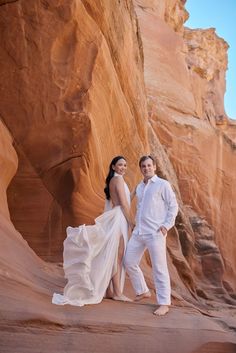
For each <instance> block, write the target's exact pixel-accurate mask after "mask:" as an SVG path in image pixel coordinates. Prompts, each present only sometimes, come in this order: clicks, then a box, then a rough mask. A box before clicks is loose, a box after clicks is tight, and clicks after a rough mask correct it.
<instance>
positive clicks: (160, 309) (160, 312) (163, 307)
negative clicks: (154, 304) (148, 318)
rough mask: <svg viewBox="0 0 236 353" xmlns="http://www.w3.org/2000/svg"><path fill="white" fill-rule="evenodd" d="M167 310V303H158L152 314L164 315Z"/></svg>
mask: <svg viewBox="0 0 236 353" xmlns="http://www.w3.org/2000/svg"><path fill="white" fill-rule="evenodd" d="M168 311H169V306H168V305H160V306H159V307H158V308H157V310H155V311H154V312H153V314H154V315H157V316H163V315H166V314H167V313H168Z"/></svg>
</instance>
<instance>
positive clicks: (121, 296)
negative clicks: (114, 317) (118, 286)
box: [112, 294, 133, 302]
mask: <svg viewBox="0 0 236 353" xmlns="http://www.w3.org/2000/svg"><path fill="white" fill-rule="evenodd" d="M112 299H113V300H118V301H121V302H132V301H133V300H132V299H130V298H128V297H126V296H125V295H124V294H120V295H115V296H113V297H112Z"/></svg>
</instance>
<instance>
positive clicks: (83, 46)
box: [0, 0, 147, 260]
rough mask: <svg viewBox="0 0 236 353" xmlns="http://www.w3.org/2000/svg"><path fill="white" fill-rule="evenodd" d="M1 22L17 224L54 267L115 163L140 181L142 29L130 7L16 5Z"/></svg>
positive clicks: (92, 212) (94, 211)
mask: <svg viewBox="0 0 236 353" xmlns="http://www.w3.org/2000/svg"><path fill="white" fill-rule="evenodd" d="M109 4H110V5H109ZM0 16H1V23H0V32H1V38H2V40H1V44H0V45H1V53H0V62H1V92H2V94H1V99H2V104H1V111H0V114H1V117H2V119H3V121H4V122H5V123H6V125H7V126H8V129H9V131H10V132H11V134H12V135H13V136H14V143H15V148H16V151H17V154H18V157H19V168H18V171H17V175H16V177H15V178H14V180H13V182H12V184H11V186H10V188H9V190H8V199H9V207H10V210H11V217H12V220H13V222H14V224H15V226H16V227H17V229H18V230H19V231H20V232H21V233H22V234H23V236H24V237H25V239H27V241H28V242H29V244H30V246H32V248H33V249H35V251H37V253H38V254H39V255H40V256H42V257H44V258H47V259H51V260H56V259H58V258H61V252H62V242H63V239H64V237H65V226H66V225H68V224H78V223H79V224H80V223H84V222H86V223H88V222H91V221H92V220H93V219H94V216H96V215H98V214H99V213H100V212H101V210H102V208H103V202H104V194H103V184H104V178H105V174H106V172H107V168H108V164H109V162H110V160H111V158H112V157H113V156H114V155H116V154H124V155H125V156H127V159H128V163H129V165H130V174H129V175H128V179H129V180H132V181H133V180H137V176H136V174H135V173H134V166H135V167H136V162H137V159H138V157H139V155H140V154H142V152H143V151H144V150H146V148H147V137H146V124H145V119H146V117H147V111H146V105H145V88H144V82H143V71H142V70H143V58H142V50H141V48H140V46H141V43H140V37H139V29H138V24H137V20H136V16H135V12H134V8H133V4H132V1H126V2H123V1H122V2H116V3H115V4H113V5H112V3H111V2H106V1H105V2H103V1H101V2H94V1H73V0H70V1H66V2H65V1H62V2H61V1H57V0H53V1H50V2H49V1H40V0H37V1H32V0H31V1H16V2H14V3H11V4H10V3H8V4H4V5H2V6H1V8H0ZM9 28H11V30H9ZM16 122H17V123H16Z"/></svg>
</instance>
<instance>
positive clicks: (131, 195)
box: [130, 186, 137, 201]
mask: <svg viewBox="0 0 236 353" xmlns="http://www.w3.org/2000/svg"><path fill="white" fill-rule="evenodd" d="M136 188H137V186H135V188H134V190H133V191H132V192H131V194H130V199H131V201H132V200H133V198H134V196H135V195H136Z"/></svg>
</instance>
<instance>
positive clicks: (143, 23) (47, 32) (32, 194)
mask: <svg viewBox="0 0 236 353" xmlns="http://www.w3.org/2000/svg"><path fill="white" fill-rule="evenodd" d="M184 4H185V0H160V1H154V0H136V1H135V2H133V1H131V0H128V1H115V2H113V1H106V0H100V1H94V0H81V1H79V0H69V1H59V0H52V1H50V2H49V1H45V0H36V1H33V0H27V1H26V0H21V1H1V0H0V35H1V43H0V46H1V50H0V64H1V73H0V91H1V106H0V117H1V120H2V122H3V123H4V124H3V123H1V124H0V165H1V174H0V191H1V195H0V217H1V222H0V225H1V227H0V233H1V250H0V264H1V272H0V276H1V281H2V284H3V285H2V286H1V290H0V295H1V298H2V300H1V308H3V310H1V312H3V313H4V315H3V316H4V320H5V321H6V322H7V325H8V321H9V320H13V321H14V320H19V319H20V320H35V321H34V322H38V321H40V320H41V321H40V322H41V323H40V322H39V323H38V324H37V325H38V326H40V325H41V324H42V322H43V325H47V326H44V328H43V330H42V335H45V332H46V331H47V330H49V331H50V330H52V332H54V333H55V337H56V338H55V344H54V346H53V344H52V346H51V347H52V349H51V351H52V352H53V351H54V350H55V351H56V347H57V346H58V342H59V341H60V339H61V338H59V336H56V331H57V329H58V327H57V328H55V327H54V326H53V324H55V323H56V324H57V325H68V327H69V326H70V325H81V322H80V321H78V320H80V319H78V317H79V318H80V317H81V316H78V317H77V315H78V313H79V314H80V315H81V313H82V318H83V319H82V321H83V323H84V324H83V325H84V326H83V330H85V331H86V330H87V331H86V334H87V335H88V332H90V331H91V332H92V331H93V334H94V337H95V336H96V334H97V332H98V334H99V333H100V334H104V332H103V330H105V331H106V330H107V326H106V325H107V322H110V321H112V323H113V324H114V327H112V328H111V332H112V334H113V333H114V332H120V331H119V330H121V325H122V324H121V322H122V323H124V322H125V325H126V326H125V327H126V329H127V327H131V326H132V325H134V326H133V328H132V330H136V329H137V327H139V324H140V323H139V321H140V320H139V318H138V317H136V316H135V315H137V314H136V310H137V311H138V313H139V315H141V316H142V315H144V314H145V315H146V314H147V313H144V311H142V310H144V306H140V307H139V308H138V309H136V308H135V309H134V310H133V306H132V305H134V304H127V305H130V306H129V307H128V308H129V310H130V311H129V314H127V317H126V318H125V320H127V321H122V320H123V318H121V317H120V316H119V315H118V314H119V311H120V312H122V310H123V307H118V306H117V307H115V304H109V302H105V303H103V304H102V305H104V306H102V312H101V311H99V310H100V309H96V310H95V314H96V315H98V317H99V319H98V318H96V320H97V321H96V320H95V319H94V317H93V316H92V314H91V312H90V314H89V315H91V316H89V317H90V319H89V320H91V322H92V324H91V322H90V325H93V326H89V325H88V324H87V321H86V320H88V319H87V318H88V311H86V310H87V309H86V308H85V309H84V311H82V312H81V311H76V310H75V309H74V308H65V309H62V310H61V311H58V308H56V307H55V306H53V305H51V304H50V303H51V296H52V293H53V292H54V291H61V289H62V287H63V286H64V279H63V274H62V271H61V268H60V267H58V266H57V265H55V264H50V263H47V262H44V261H43V260H52V261H57V260H61V257H62V244H63V240H64V237H65V227H66V226H67V225H68V224H71V225H73V224H76V225H77V224H81V223H91V222H92V221H93V219H94V217H96V216H97V215H98V214H99V213H101V212H102V209H103V204H104V195H103V187H104V178H105V175H106V172H107V169H108V164H109V162H110V160H111V159H112V158H113V156H114V155H118V154H124V156H126V157H127V161H128V169H129V170H128V173H127V181H128V183H129V185H130V187H131V189H132V188H133V187H134V186H135V185H136V183H137V181H138V180H139V179H140V174H139V171H138V168H137V161H138V159H139V157H140V155H142V154H144V153H145V154H146V153H149V152H151V153H152V154H153V155H154V156H155V157H156V158H157V162H158V163H157V164H158V173H159V174H160V176H163V177H164V178H167V179H168V180H170V181H171V183H172V185H173V188H174V189H175V192H176V195H177V198H178V202H179V205H180V211H179V214H178V217H177V220H176V227H174V228H173V229H172V230H171V232H170V233H169V235H168V262H169V267H170V272H171V280H172V297H173V302H174V304H176V305H186V306H191V308H193V310H206V309H208V310H209V308H210V307H211V308H213V309H214V310H212V313H211V315H212V316H214V315H215V316H217V315H218V313H217V310H218V306H219V305H221V308H224V310H226V311H225V312H224V315H225V317H224V319H222V320H223V321H222V327H231V328H232V327H233V328H234V327H235V322H234V321H233V319H232V320H231V318H232V317H233V314H230V315H231V316H230V319H229V318H228V317H227V315H228V313H232V307H227V305H226V304H227V303H228V304H231V305H234V304H235V300H236V296H235V291H236V283H235V280H234V279H235V275H236V258H235V255H234V254H235V251H236V240H235V236H234V233H235V232H234V230H235V228H236V219H235V217H234V214H235V208H236V206H235V200H236V191H235V188H234V184H235V181H236V180H235V179H236V177H235V175H236V170H235V169H236V165H235V163H234V159H235V153H236V147H235V143H236V140H235V138H236V129H235V126H236V125H235V123H234V122H233V121H231V120H230V119H229V118H228V117H227V116H226V114H225V111H224V102H223V96H224V91H225V70H226V68H227V47H228V46H227V44H226V43H225V41H224V40H223V39H221V38H219V37H218V36H217V35H216V34H215V31H214V29H208V30H190V29H188V28H185V27H184V26H183V24H184V22H185V21H186V19H187V18H188V13H187V11H186V10H185V8H184ZM9 28H10V30H9ZM17 166H18V169H17ZM16 170H17V171H16ZM15 173H16V174H15ZM14 174H15V176H14ZM13 176H14V177H13ZM12 178H13V179H12ZM11 179H12V181H11ZM10 182H11V183H10ZM9 183H10V185H9ZM7 189H8V190H7ZM6 191H7V197H6ZM9 211H10V212H9ZM10 218H11V221H12V222H13V224H14V226H15V228H16V229H17V230H16V229H15V228H14V226H13V224H12V223H11V221H10ZM18 231H19V232H18ZM21 234H22V236H21ZM25 240H26V241H27V242H26V241H25ZM32 249H33V250H34V251H33V250H32ZM36 254H37V255H38V256H37V255H36ZM41 258H42V259H43V260H42V259H41ZM142 266H143V269H144V271H145V275H146V278H147V281H148V284H149V286H150V288H153V282H152V276H151V267H150V260H149V258H148V256H146V258H144V260H143V263H142ZM128 290H130V289H129V285H128ZM130 293H132V292H131V290H130ZM25 298H27V300H28V301H27V307H26V306H25ZM151 303H153V302H151ZM219 303H220V304H219ZM117 305H118V304H117ZM103 308H104V310H103ZM117 308H118V309H117ZM197 308H198V309H197ZM199 308H200V309H199ZM108 309H109V310H108ZM107 310H108V311H107ZM114 310H115V313H116V314H117V317H116V318H115V319H113V317H114ZM132 310H133V311H132ZM186 310H187V309H186ZM191 310H192V309H191ZM222 310H223V309H222ZM227 310H228V311H227ZM134 312H135V313H134ZM130 313H131V314H130ZM203 313H205V314H206V315H208V312H206V311H203ZM225 313H226V314H225ZM182 314H183V312H181V315H182ZM83 315H84V316H83ZM129 315H130V316H129ZM178 315H179V314H178V313H177V314H176V320H178V321H179V322H180V317H179V316H178ZM186 315H187V316H188V315H189V316H188V318H191V320H190V321H191V325H192V326H191V328H192V336H191V337H192V338H191V339H192V341H191V342H192V346H191V348H192V349H191V351H193V348H194V347H195V348H196V347H197V345H198V344H200V343H199V342H201V343H202V344H203V343H204V342H208V341H209V336H204V335H203V336H202V337H201V340H200V341H199V342H198V341H197V340H196V338H195V327H196V325H200V326H201V325H202V324H203V327H205V328H210V330H212V331H214V330H215V331H216V334H215V335H212V336H211V339H212V341H213V342H215V341H217V339H218V332H221V333H222V337H223V336H224V334H225V336H224V337H227V339H228V341H230V342H234V340H233V338H232V337H231V335H230V332H229V331H230V329H229V330H228V331H227V329H225V330H226V332H225V331H224V330H223V329H222V327H220V325H219V326H218V323H217V324H216V322H213V321H209V322H206V321H204V320H203V319H199V320H200V321H197V319H196V317H195V316H194V314H193V312H187V314H186ZM222 315H223V314H222ZM100 316H101V317H100ZM37 320H38V321H37ZM94 320H95V321H96V322H95V323H94ZM116 320H118V321H116ZM145 320H146V319H145ZM145 320H144V321H145ZM171 320H172V319H170V321H167V327H168V329H170V328H171V325H172V324H171V322H172V321H171ZM201 320H202V321H201ZM212 320H213V319H212ZM103 321H104V322H103ZM190 321H188V320H187V319H186V321H184V323H183V327H182V326H181V330H182V331H181V330H180V332H181V334H182V336H181V335H180V341H181V337H182V340H183V337H185V334H184V333H186V332H187V331H188V330H189V325H190ZM30 322H31V323H32V321H30ZM45 323H47V324H45ZM52 323H53V324H52ZM96 323H97V324H96ZM181 323H182V322H181ZM98 324H99V325H101V324H102V325H104V326H102V328H100V329H99V330H100V331H99V330H98V329H97V327H98V326H99V325H98ZM35 325H36V324H35ZM37 325H36V326H37ZM96 325H98V326H96ZM129 325H131V326H129ZM204 325H205V326H204ZM211 325H213V326H211ZM63 327H64V326H63ZM99 327H100V326H99ZM147 327H148V329H149V328H150V327H152V328H153V329H154V331H155V330H156V329H157V328H159V327H158V324H157V323H156V321H155V322H154V320H153V321H152V320H150V322H149V321H148V322H147ZM41 329H42V327H41V326H40V330H41ZM123 329H124V328H122V330H123ZM174 329H175V330H176V325H175V327H174ZM96 330H98V331H96ZM112 330H113V331H112ZM114 330H115V331H114ZM117 330H118V331H117ZM132 330H131V331H132ZM145 330H146V328H145V329H144V327H143V328H142V332H144V334H146V331H145ZM232 330H233V329H232ZM154 331H153V333H152V335H155V334H156V333H155V332H156V331H155V332H154ZM81 332H82V331H81ZM81 332H79V334H81V336H79V337H81V339H82V336H83V334H84V332H82V333H81ZM121 332H122V331H121ZM135 332H136V331H135ZM170 332H171V331H170ZM136 333H137V332H136ZM139 333H140V332H139ZM226 333H227V334H228V333H229V335H228V336H227V335H226ZM26 334H27V332H26ZM76 334H77V333H76ZM49 336H50V335H49ZM108 336H109V335H108ZM131 336H132V337H133V338H134V341H135V342H136V340H135V337H134V336H135V335H134V333H132V332H129V333H128V335H127V337H128V338H130V337H131ZM19 337H20V336H19ZM40 337H41V336H40ZM63 337H64V336H63ZM96 337H97V336H96ZM96 337H95V338H94V339H95V341H94V342H95V343H94V347H96V348H97V346H96V342H97V341H96ZM153 337H154V336H153ZM166 337H167V338H165V339H164V338H163V342H165V340H166V342H168V343H169V341H168V339H169V338H168V337H169V336H168V335H167V336H166ZM108 338H109V337H108ZM113 338H114V339H115V337H114V336H113ZM176 339H177V338H176ZM224 339H226V338H221V340H223V341H224ZM127 340H128V341H129V339H127ZM88 341H89V339H88ZM128 341H127V342H128ZM14 342H15V345H16V341H14ZM26 342H27V339H26ZM49 342H51V341H50V337H49V340H48V341H47V340H45V345H47V343H49ZM63 342H64V343H65V344H66V338H65V340H64V341H63ZM76 342H77V341H76V339H75V340H74V341H73V344H72V346H73V348H72V350H71V352H73V351H77V344H76ZM81 342H82V341H81ZM81 342H80V343H81ZM83 342H84V341H83ZM150 342H151V341H150ZM77 343H78V342H77ZM85 343H86V344H88V342H85ZM136 343H137V342H136ZM86 344H85V346H86ZM104 344H105V343H104ZM129 344H130V341H129ZM129 344H128V347H130V346H129ZM26 346H27V344H26ZM213 346H214V347H215V345H214V343H213V345H212V347H213ZM117 347H118V346H117ZM119 347H120V346H119ZM137 347H139V348H140V347H141V346H139V344H138V343H137ZM137 347H136V348H137ZM153 347H155V348H156V346H155V345H153ZM160 347H161V346H160ZM179 347H181V349H179V351H181V352H183V353H184V352H186V353H189V350H184V347H183V344H182V346H181V342H179ZM227 347H228V346H227ZM102 348H103V347H102ZM126 348H127V347H126ZM231 348H232V351H233V349H235V346H234V345H233V343H232V347H231ZM73 349H74V350H73ZM107 349H108V350H109V349H110V346H109V345H108V346H107ZM140 349H141V348H140ZM145 349H146V348H145ZM150 349H152V348H151V343H150ZM168 349H169V350H168ZM206 349H207V348H206ZM209 349H210V348H209ZM214 349H216V348H214ZM92 350H93V349H92ZM126 350H127V349H126ZM9 351H11V350H9ZM12 351H13V350H12ZM101 351H102V352H104V350H101ZM113 351H114V352H115V348H114V349H113ZM124 351H125V350H124ZM135 351H136V350H135ZM165 351H166V352H167V353H168V352H170V353H173V352H174V353H176V346H175V344H172V346H170V345H169V344H167V345H166V350H165ZM150 352H152V350H150ZM229 352H230V350H229ZM155 353H157V352H156V350H155Z"/></svg>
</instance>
